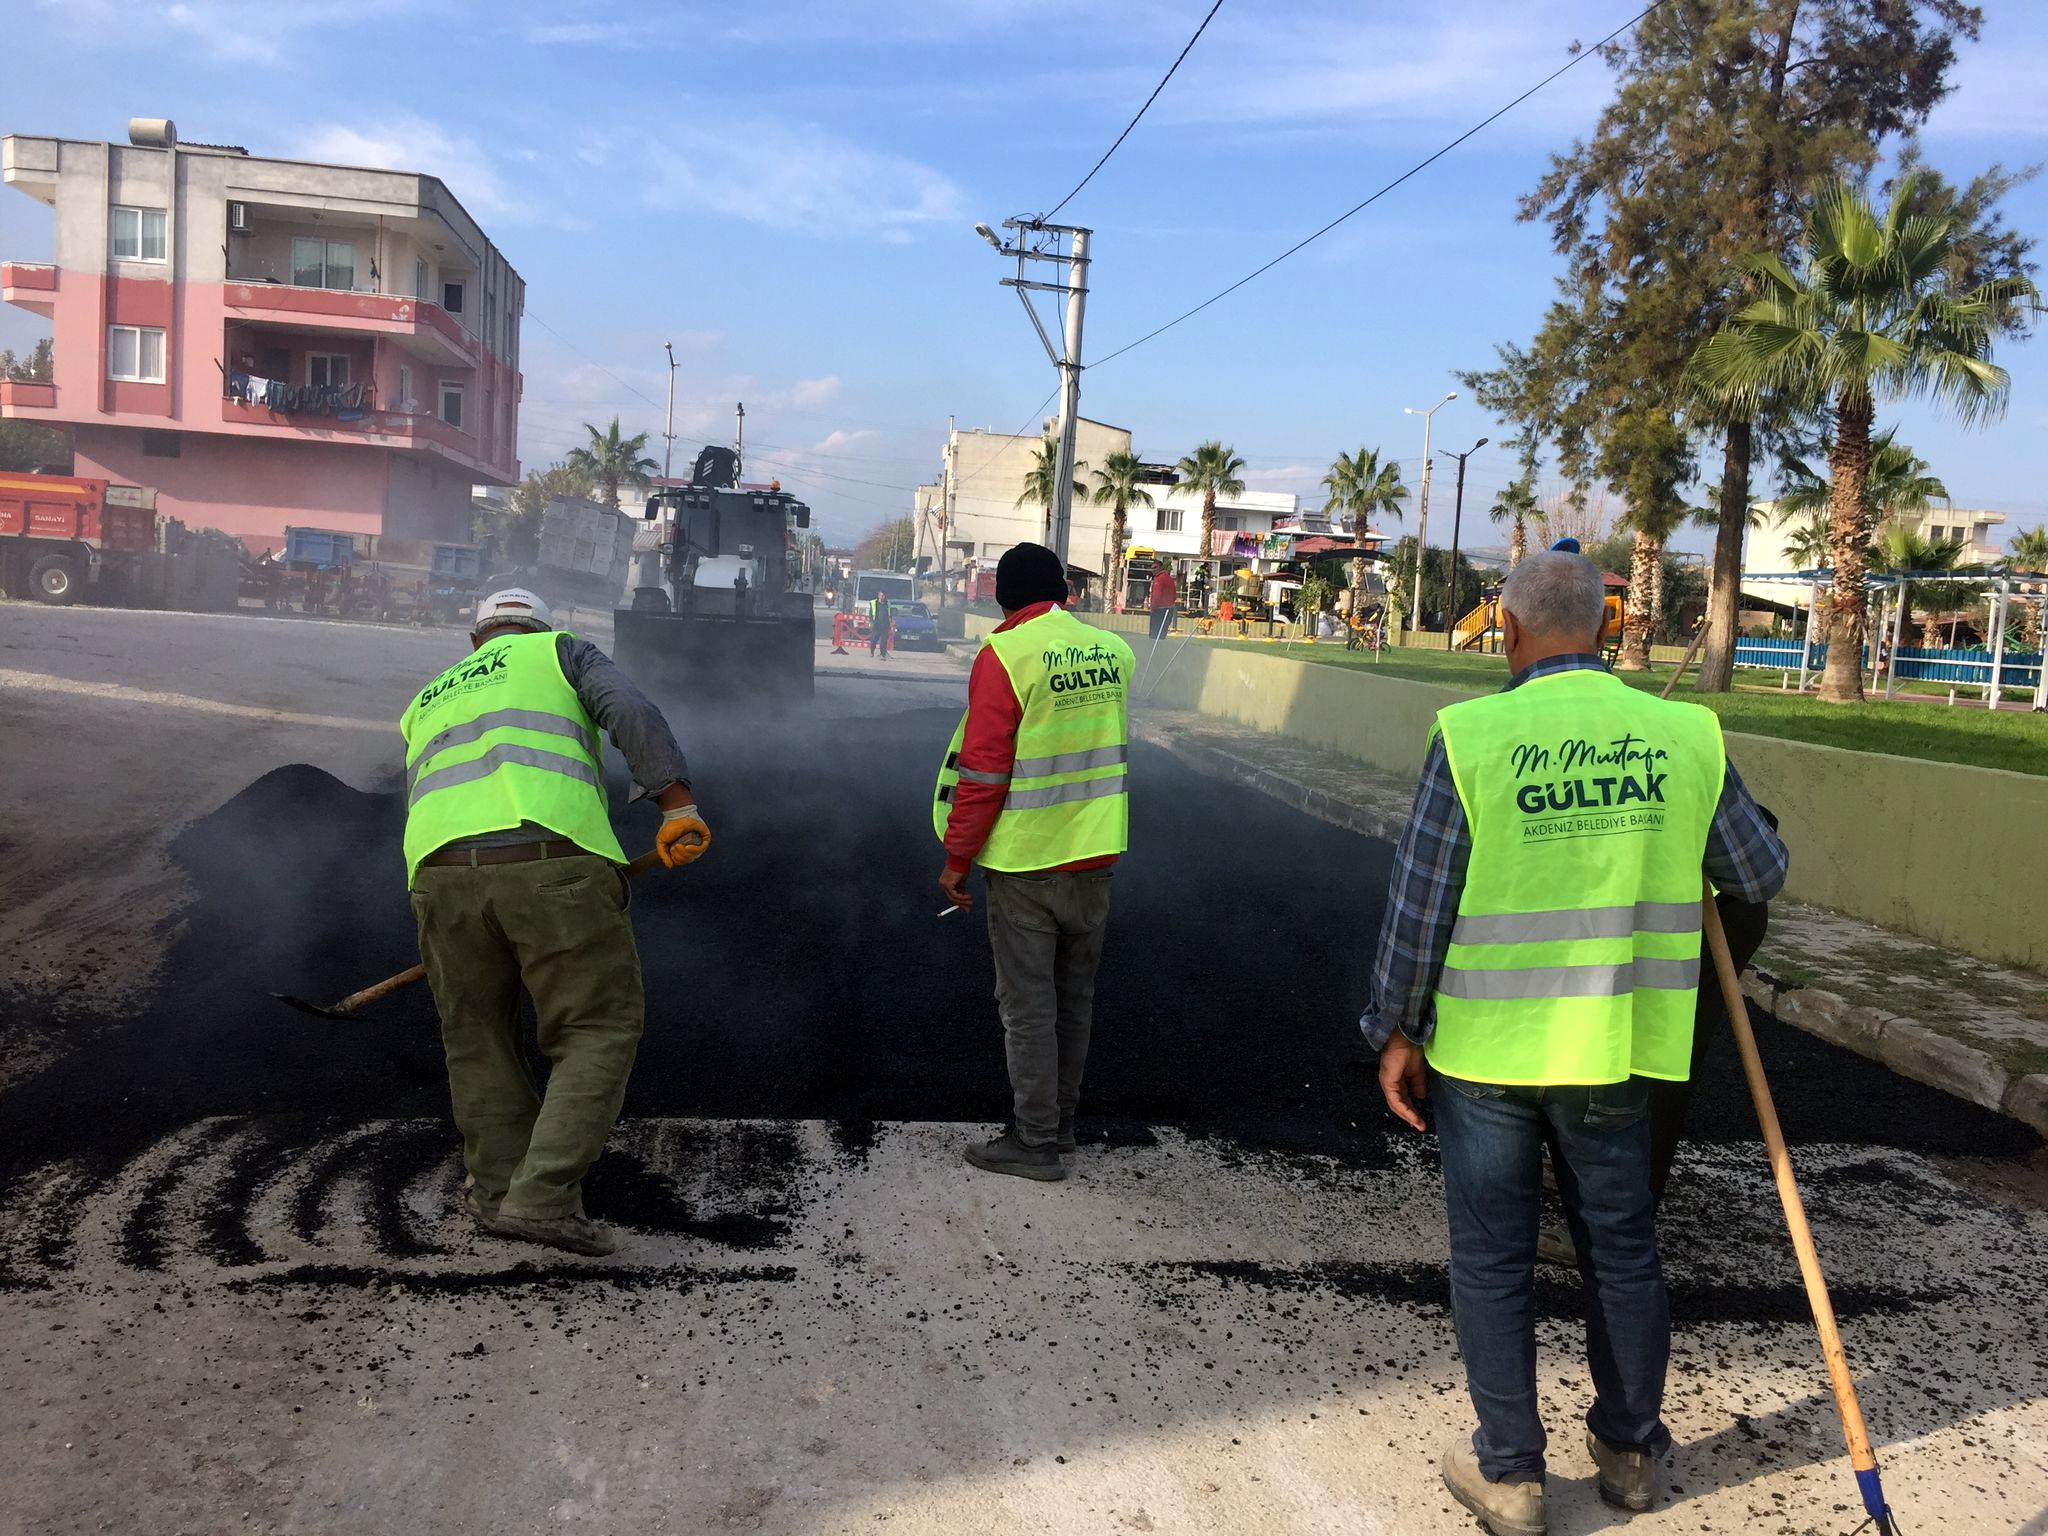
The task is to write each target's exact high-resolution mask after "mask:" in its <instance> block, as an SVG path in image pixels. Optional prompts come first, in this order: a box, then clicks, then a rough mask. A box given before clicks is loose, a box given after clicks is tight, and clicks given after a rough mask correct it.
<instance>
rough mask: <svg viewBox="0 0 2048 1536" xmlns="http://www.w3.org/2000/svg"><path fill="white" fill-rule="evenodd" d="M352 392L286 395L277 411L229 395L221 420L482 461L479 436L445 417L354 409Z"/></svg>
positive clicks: (294, 392)
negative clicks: (393, 441) (403, 443)
mask: <svg viewBox="0 0 2048 1536" xmlns="http://www.w3.org/2000/svg"><path fill="white" fill-rule="evenodd" d="M352 393H353V392H352V391H349V390H322V391H310V390H302V389H292V390H288V391H286V393H285V395H284V396H283V397H281V399H280V401H279V404H278V406H277V407H275V408H273V407H272V406H270V405H268V404H254V405H252V404H250V403H249V401H248V400H247V399H246V398H245V397H243V396H241V395H238V394H234V393H229V394H227V395H224V396H223V397H222V398H221V402H220V419H221V420H222V421H223V422H225V423H228V424H230V425H241V426H252V427H291V428H294V429H297V430H299V431H317V432H339V433H349V434H359V435H361V436H363V437H378V438H400V439H406V440H409V441H411V442H413V443H416V444H427V443H431V444H434V445H435V446H437V447H441V448H446V449H448V450H449V451H450V452H452V453H457V454H460V455H462V456H463V457H464V458H466V459H475V460H477V461H478V462H482V460H481V458H480V456H479V454H478V444H477V440H476V437H475V436H474V434H472V433H469V432H465V431H464V430H463V429H462V428H460V427H454V426H450V425H449V424H448V423H447V422H445V421H443V420H441V418H440V417H438V416H433V415H430V414H428V413H427V412H425V411H386V410H379V409H378V408H377V407H376V406H375V405H372V404H363V405H360V406H350V405H348V404H347V403H346V401H347V400H348V398H349V397H350V396H351V395H352ZM321 396H326V397H327V398H325V399H323V398H320V397H321ZM335 397H339V399H337V398H335Z"/></svg>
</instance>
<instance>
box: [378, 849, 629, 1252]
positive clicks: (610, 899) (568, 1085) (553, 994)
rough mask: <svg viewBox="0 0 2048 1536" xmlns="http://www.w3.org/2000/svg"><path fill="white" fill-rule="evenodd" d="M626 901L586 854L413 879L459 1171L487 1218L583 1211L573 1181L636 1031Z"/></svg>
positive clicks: (609, 1107) (617, 876)
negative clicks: (529, 1002) (535, 1051)
mask: <svg viewBox="0 0 2048 1536" xmlns="http://www.w3.org/2000/svg"><path fill="white" fill-rule="evenodd" d="M628 899H629V897H628V889H627V885H626V876H625V873H624V872H623V871H622V870H621V869H620V868H619V867H618V866H617V865H616V864H613V863H612V862H611V861H610V860H609V859H601V858H599V857H598V856H597V855H595V854H581V855H576V856H572V857H570V858H565V859H535V860H533V861H532V862H530V863H519V864H490V865H484V866H482V867H481V868H471V867H469V866H466V865H459V864H454V865H434V866H426V867H422V868H421V869H420V870H419V871H418V872H417V873H416V874H415V875H414V876H413V886H412V910H413V916H414V918H415V919H416V920H417V922H418V923H419V932H420V958H421V959H422V960H424V961H425V962H426V967H427V982H428V984H429V985H430V986H431V987H432V988H433V989H434V1003H435V1005H436V1006H437V1007H438V1008H439V1009H440V1012H441V1040H442V1043H443V1045H444V1046H445V1047H446V1050H447V1055H448V1089H449V1095H450V1098H451V1099H452V1100H453V1103H454V1109H455V1125H456V1128H457V1129H458V1130H460V1131H461V1132H462V1158H463V1162H464V1164H465V1165H466V1166H467V1168H468V1169H469V1178H470V1183H471V1185H472V1187H474V1189H475V1190H476V1192H477V1195H478V1197H479V1198H480V1199H481V1200H482V1202H483V1205H484V1207H485V1209H487V1210H502V1211H503V1212H504V1213H505V1214H506V1215H508V1216H513V1215H516V1216H530V1217H542V1218H546V1217H554V1216H566V1215H570V1214H572V1213H580V1212H581V1211H582V1209H583V1190H582V1180H583V1175H584V1173H585V1171H586V1170H587V1169H588V1168H589V1167H590V1165H591V1164H592V1163H593V1162H595V1161H596V1159H597V1155H598V1153H599V1152H601V1151H603V1150H604V1142H605V1138H606V1137H607V1136H609V1135H610V1134H611V1129H612V1125H613V1123H614V1122H615V1121H617V1119H618V1117H619V1106H620V1105H621V1104H622V1103H623V1102H624V1100H625V1097H626V1079H627V1077H628V1076H629V1075H630V1074H631V1073H632V1070H633V1056H634V1053H635V1052H636V1051H637V1050H638V1049H639V1045H640V1032H641V1028H642V1026H643V1024H644V1022H645V1019H646V997H645V994H644V993H643V992H642V990H641V983H640V953H639V950H638V949H637V948H636V947H635V946H634V943H633V925H632V921H631V920H630V919H629V918H628V917H627V915H626V908H627V904H628ZM522 983H523V984H524V985H525V988H526V990H527V991H528V992H529V993H530V994H531V995H532V997H533V1007H534V1014H535V1016H536V1022H537V1025H538V1031H537V1033H538V1040H539V1045H540V1049H541V1053H542V1054H543V1055H545V1056H546V1057H547V1058H548V1060H549V1061H550V1062H551V1063H552V1064H553V1067H552V1070H551V1071H550V1072H549V1074H548V1082H547V1093H546V1096H545V1097H542V1095H541V1093H540V1091H539V1090H538V1088H537V1087H536V1085H535V1083H534V1078H533V1070H532V1067H531V1066H530V1064H529V1062H528V1058H527V1054H526V1046H525V1041H524V1039H523V1038H522V1034H523V1032H522V1030H521V1028H520V1021H519V989H520V986H521V984H522Z"/></svg>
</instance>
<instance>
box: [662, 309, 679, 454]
mask: <svg viewBox="0 0 2048 1536" xmlns="http://www.w3.org/2000/svg"><path fill="white" fill-rule="evenodd" d="M661 349H662V351H664V352H666V353H667V354H668V423H667V425H666V426H664V427H663V428H662V432H661V443H662V448H661V478H662V479H664V480H666V479H668V477H669V468H670V460H672V459H673V458H674V457H675V451H676V346H675V343H674V342H672V341H664V342H663V343H662V344H661Z"/></svg>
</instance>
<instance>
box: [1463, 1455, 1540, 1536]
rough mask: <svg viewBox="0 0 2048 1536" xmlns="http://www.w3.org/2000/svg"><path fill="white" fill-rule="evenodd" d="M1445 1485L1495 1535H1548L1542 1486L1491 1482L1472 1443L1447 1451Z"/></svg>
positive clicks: (1537, 1484) (1538, 1484)
mask: <svg viewBox="0 0 2048 1536" xmlns="http://www.w3.org/2000/svg"><path fill="white" fill-rule="evenodd" d="M1444 1486H1445V1487H1446V1488H1448V1489H1450V1491H1451V1497H1452V1498H1454V1499H1456V1500H1457V1501H1458V1502H1459V1503H1460V1504H1462V1505H1464V1506H1465V1507H1466V1508H1467V1509H1469V1510H1471V1511H1472V1513H1473V1514H1475V1515H1477V1516H1478V1517H1479V1523H1480V1524H1481V1525H1483V1526H1485V1527H1486V1528H1487V1529H1488V1530H1489V1531H1491V1532H1493V1536H1544V1533H1545V1532H1546V1531H1548V1530H1549V1526H1548V1525H1547V1524H1545V1523H1544V1519H1543V1485H1542V1484H1541V1483H1489V1482H1488V1481H1487V1480H1486V1477H1485V1474H1484V1473H1482V1472H1481V1471H1480V1470H1479V1457H1478V1455H1477V1454H1476V1453H1475V1452H1474V1451H1473V1449H1472V1444H1471V1442H1470V1441H1468V1440H1460V1441H1459V1442H1458V1443H1457V1444H1456V1445H1454V1446H1452V1447H1451V1448H1450V1449H1449V1450H1447V1451H1445V1452H1444Z"/></svg>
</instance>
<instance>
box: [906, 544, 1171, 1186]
mask: <svg viewBox="0 0 2048 1536" xmlns="http://www.w3.org/2000/svg"><path fill="white" fill-rule="evenodd" d="M1066 592H1067V587H1066V581H1065V577H1064V574H1063V572H1062V571H1061V569H1060V561H1059V557H1058V556H1057V555H1055V554H1054V553H1053V552H1052V551H1051V550H1049V549H1047V548H1045V547H1044V546H1043V545H1040V544H1019V545H1017V546H1016V547H1015V548H1013V549H1011V550H1010V551H1008V552H1007V553H1006V554H1005V555H1004V556H1003V558H1002V560H1001V561H1000V562H999V563H998V564H997V566H996V602H997V604H998V605H999V606H1000V607H1001V608H1002V610H1003V622H1002V623H1001V624H999V625H997V626H996V628H995V630H994V631H993V632H992V633H991V634H990V635H989V636H988V638H987V639H985V640H984V641H982V644H981V650H980V652H979V653H978V654H977V655H976V656H975V658H974V669H973V671H972V672H971V673H970V674H969V676H968V680H967V713H966V715H965V716H963V717H962V719H961V721H960V725H959V728H958V729H957V730H955V731H954V732H953V741H952V745H951V746H950V747H948V748H947V751H946V759H945V762H944V764H943V765H942V766H941V768H940V771H939V784H938V791H937V795H936V797H935V799H934V801H933V805H932V823H933V826H934V827H935V828H936V829H937V831H938V834H939V839H940V841H941V842H943V843H944V844H945V845H946V867H945V869H944V870H943V871H942V872H941V873H940V875H939V887H940V889H941V890H943V891H944V892H945V893H946V899H947V900H948V901H950V902H952V903H953V905H954V906H956V907H960V908H962V909H971V908H972V907H973V905H974V901H973V898H972V897H971V896H969V895H968V894H967V873H968V871H969V870H970V869H971V868H972V867H973V866H974V865H976V864H979V865H980V866H981V867H982V870H983V872H984V874H985V876H986V878H987V882H988V938H989V948H990V950H991V951H992V952H993V954H994V956H995V972H996V1004H997V1008H998V1010H999V1011H1000V1013H1001V1015H1002V1020H1003V1035H1004V1049H1005V1053H1006V1055H1007V1057H1008V1062H1009V1069H1010V1092H1011V1098H1012V1110H1013V1119H1012V1123H1011V1126H1010V1129H1009V1130H1007V1131H1005V1132H1004V1133H1003V1134H1002V1135H1001V1136H998V1137H996V1138H995V1140H993V1141H989V1142H978V1143H975V1144H972V1145H970V1146H969V1147H968V1148H967V1150H966V1154H965V1155H966V1159H967V1161H968V1162H969V1163H971V1164H973V1165H974V1166H975V1167H977V1168H984V1169H987V1170H988V1171H989V1172H991V1173H1007V1174H1014V1175H1016V1176H1018V1177H1020V1178H1026V1179H1046V1180H1052V1179H1063V1178H1065V1177H1066V1176H1067V1170H1066V1167H1065V1165H1064V1164H1062V1163H1061V1162H1060V1154H1061V1153H1063V1152H1072V1151H1074V1150H1075V1146H1076V1143H1075V1139H1074V1116H1075V1113H1076V1110H1077V1109H1078V1107H1079V1105H1080V1102H1081V1074H1082V1072H1083V1070H1084V1069H1085V1068H1086V1066H1087V1064H1088V1039H1089V1035H1090V1033H1091V1031H1092V1027H1093V1022H1094V1006H1095V971H1096V968H1097V966H1099V965H1100V964H1101V961H1102V940H1103V934H1104V931H1105V930H1106V929H1107V927H1108V924H1109V887H1110V877H1111V873H1112V871H1111V868H1110V866H1111V865H1113V864H1115V863H1116V860H1117V855H1119V854H1120V853H1122V852H1123V851H1124V849H1125V848H1126V847H1128V846H1129V838H1128V836H1127V832H1128V827H1129V820H1130V816H1129V803H1130V802H1129V798H1128V796H1127V794H1126V793H1125V790H1126V783H1127V781H1126V779H1125V772H1126V761H1125V760H1126V758H1127V757H1128V755H1129V742H1130V731H1129V722H1128V719H1127V716H1126V703H1127V690H1128V688H1129V683H1130V676H1131V670H1132V658H1131V648H1130V646H1129V645H1127V644H1126V643H1125V642H1124V640H1123V638H1122V637H1121V636H1119V635H1115V634H1112V633H1110V632H1109V631H1108V630H1102V629H1096V628H1094V627H1092V626H1090V625H1087V624H1084V623H1082V622H1081V621H1080V620H1079V619H1077V618H1075V617H1074V616H1073V615H1072V614H1070V613H1068V612H1067V611H1066V610H1065V609H1064V608H1062V607H1061V606H1060V600H1061V599H1062V598H1063V597H1065V596H1066Z"/></svg>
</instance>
